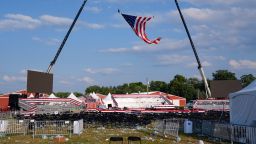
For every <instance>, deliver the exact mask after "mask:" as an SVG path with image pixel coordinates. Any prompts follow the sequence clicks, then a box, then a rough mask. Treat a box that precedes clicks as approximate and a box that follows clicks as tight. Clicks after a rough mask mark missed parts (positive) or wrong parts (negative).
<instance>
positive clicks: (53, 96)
mask: <svg viewBox="0 0 256 144" xmlns="http://www.w3.org/2000/svg"><path fill="white" fill-rule="evenodd" d="M48 98H58V97H56V96H55V95H54V94H53V93H52V94H50V96H49V97H48Z"/></svg>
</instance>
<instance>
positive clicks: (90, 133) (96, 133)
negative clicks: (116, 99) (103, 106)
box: [0, 127, 217, 144]
mask: <svg viewBox="0 0 256 144" xmlns="http://www.w3.org/2000/svg"><path fill="white" fill-rule="evenodd" d="M111 136H121V137H123V138H124V144H128V141H127V137H128V136H139V137H141V139H142V143H143V144H172V143H177V142H176V138H175V137H172V136H161V135H160V134H155V133H152V132H150V131H146V130H138V129H125V128H124V129H121V128H115V129H113V128H104V127H99V128H87V129H86V130H85V131H84V132H83V133H82V134H81V135H72V136H71V137H68V136H66V137H65V139H66V142H62V143H65V144H108V143H109V138H110V137H111ZM179 136H180V138H181V141H180V142H179V144H197V143H198V140H200V139H203V141H204V144H214V143H217V142H213V141H212V142H209V141H208V140H207V139H204V138H199V137H197V136H193V135H185V134H182V133H181V134H179ZM0 143H1V144H14V143H17V144H32V143H33V144H53V143H60V142H57V141H56V139H55V138H54V137H53V136H49V137H47V138H45V139H43V138H42V137H36V138H34V139H33V138H32V135H27V136H23V135H16V136H5V137H2V138H0ZM111 143H112V144H115V143H116V144H117V142H111ZM133 144H135V142H134V143H133Z"/></svg>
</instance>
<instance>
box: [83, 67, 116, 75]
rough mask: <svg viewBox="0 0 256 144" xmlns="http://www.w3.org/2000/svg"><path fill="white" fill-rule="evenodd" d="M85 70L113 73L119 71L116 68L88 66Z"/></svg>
mask: <svg viewBox="0 0 256 144" xmlns="http://www.w3.org/2000/svg"><path fill="white" fill-rule="evenodd" d="M85 72H87V73H91V74H97V73H99V74H113V73H116V72H118V69H115V68H86V69H85Z"/></svg>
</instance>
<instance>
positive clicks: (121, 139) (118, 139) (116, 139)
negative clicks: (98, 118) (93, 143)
mask: <svg viewBox="0 0 256 144" xmlns="http://www.w3.org/2000/svg"><path fill="white" fill-rule="evenodd" d="M111 141H113V142H118V141H119V142H122V144H123V143H124V139H123V137H118V136H116V137H110V138H109V144H110V143H111Z"/></svg>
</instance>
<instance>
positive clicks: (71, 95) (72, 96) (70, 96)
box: [68, 93, 82, 102]
mask: <svg viewBox="0 0 256 144" xmlns="http://www.w3.org/2000/svg"><path fill="white" fill-rule="evenodd" d="M68 98H70V99H73V100H76V101H79V102H82V100H80V99H79V98H77V97H76V96H75V95H74V93H70V95H69V96H68Z"/></svg>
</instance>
